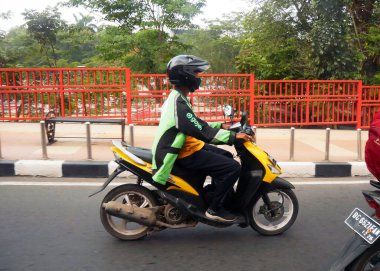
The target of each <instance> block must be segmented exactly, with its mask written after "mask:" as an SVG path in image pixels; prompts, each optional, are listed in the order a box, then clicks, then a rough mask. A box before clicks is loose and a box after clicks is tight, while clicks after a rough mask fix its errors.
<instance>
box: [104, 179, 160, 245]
mask: <svg viewBox="0 0 380 271" xmlns="http://www.w3.org/2000/svg"><path fill="white" fill-rule="evenodd" d="M109 201H119V202H122V203H123V204H134V205H136V206H138V207H154V206H156V205H157V201H156V199H155V197H154V196H153V194H152V192H151V191H150V190H149V189H147V188H145V187H143V186H140V185H137V184H124V185H121V186H118V187H116V188H114V189H112V190H111V191H110V192H109V193H108V194H107V195H106V196H105V197H104V199H103V201H102V204H101V205H100V219H101V221H102V224H103V226H104V228H105V229H106V231H107V232H108V233H110V234H111V235H112V236H114V237H116V238H118V239H120V240H138V239H141V238H144V237H145V236H147V234H148V233H149V232H150V231H151V230H152V229H151V228H150V227H147V226H144V225H141V224H138V223H136V222H132V221H128V220H126V219H122V218H118V217H114V216H111V215H109V214H108V213H107V212H106V211H105V210H104V208H103V207H102V206H103V203H107V202H109ZM128 201H129V203H128Z"/></svg>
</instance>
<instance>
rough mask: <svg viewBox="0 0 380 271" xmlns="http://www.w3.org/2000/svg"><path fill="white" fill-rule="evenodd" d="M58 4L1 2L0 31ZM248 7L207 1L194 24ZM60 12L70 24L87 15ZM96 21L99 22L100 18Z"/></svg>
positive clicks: (242, 1)
mask: <svg viewBox="0 0 380 271" xmlns="http://www.w3.org/2000/svg"><path fill="white" fill-rule="evenodd" d="M58 2H60V0H9V1H4V0H3V3H2V5H1V10H0V12H1V13H2V12H6V11H8V10H10V11H11V12H12V18H11V19H9V20H1V19H0V29H1V30H4V31H9V29H11V28H12V27H14V26H19V25H22V24H23V23H24V20H23V16H22V15H21V13H23V12H24V10H25V9H35V10H38V11H42V10H44V9H45V8H46V7H47V6H51V7H54V6H55V5H56V4H57V3H58ZM248 7H249V0H233V1H232V0H207V5H206V6H205V7H204V8H203V9H202V11H203V14H201V15H199V16H197V17H196V18H195V19H194V22H195V23H197V24H200V25H202V22H203V21H204V19H207V20H212V19H216V18H221V17H222V15H223V14H228V13H230V12H239V11H245V10H247V8H248ZM60 12H61V18H62V19H64V20H65V21H68V22H70V23H72V22H75V19H74V16H73V13H74V14H76V15H79V13H83V14H88V13H89V12H88V11H86V10H84V9H83V8H61V9H60ZM95 17H96V16H95ZM98 19H99V21H100V18H98ZM95 20H96V19H95Z"/></svg>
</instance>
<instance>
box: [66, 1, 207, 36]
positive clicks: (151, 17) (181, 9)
mask: <svg viewBox="0 0 380 271" xmlns="http://www.w3.org/2000/svg"><path fill="white" fill-rule="evenodd" d="M69 4H70V5H74V6H79V5H81V6H85V7H88V8H90V9H93V10H95V11H98V12H100V13H102V14H104V16H105V19H106V20H108V21H111V22H116V23H118V24H119V25H120V26H122V27H123V28H124V29H128V30H130V31H132V30H137V29H141V28H142V29H152V28H153V29H155V30H158V31H164V30H165V29H175V28H188V27H191V26H192V22H191V19H192V18H193V17H194V16H195V15H197V14H198V13H199V12H200V8H201V7H203V6H204V5H205V0H197V1H191V0H190V1H189V0H113V1H109V0H69Z"/></svg>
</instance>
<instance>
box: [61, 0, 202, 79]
mask: <svg viewBox="0 0 380 271" xmlns="http://www.w3.org/2000/svg"><path fill="white" fill-rule="evenodd" d="M204 3H205V0H196V1H189V0H114V1H108V0H69V1H68V4H69V5H73V6H78V5H82V6H85V7H88V8H90V9H92V10H95V11H97V12H100V13H102V14H104V17H105V19H106V20H108V21H111V22H115V23H117V25H118V27H107V29H106V30H105V31H103V32H102V35H101V39H100V44H99V46H98V49H99V50H100V52H101V55H102V56H103V57H104V59H105V60H107V61H114V62H116V63H120V62H122V63H123V64H124V65H126V66H128V67H131V68H132V70H134V71H136V72H146V73H157V72H164V71H165V65H166V63H167V61H168V60H169V59H170V58H171V57H172V56H173V55H174V54H176V53H177V52H179V51H181V50H182V48H184V47H186V46H185V45H183V44H180V43H179V42H178V39H177V37H176V35H175V34H174V35H171V34H169V33H170V30H174V29H185V28H191V27H193V26H194V25H193V24H192V22H191V19H192V18H193V17H194V16H195V15H197V14H198V13H199V12H200V8H201V7H202V6H204Z"/></svg>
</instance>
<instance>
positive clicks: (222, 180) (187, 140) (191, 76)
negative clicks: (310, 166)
mask: <svg viewBox="0 0 380 271" xmlns="http://www.w3.org/2000/svg"><path fill="white" fill-rule="evenodd" d="M208 68H209V64H208V62H207V61H205V60H203V59H201V58H199V57H196V56H192V55H178V56H176V57H174V58H172V59H171V60H170V61H169V63H168V65H167V75H168V77H169V81H170V82H171V83H172V84H173V85H174V89H173V90H172V92H171V93H170V95H169V96H168V98H167V100H166V101H165V103H164V105H163V106H162V109H161V119H160V124H159V129H158V132H157V134H156V136H155V139H154V142H153V146H152V153H153V165H152V166H153V180H154V181H156V182H158V183H161V184H165V183H166V181H167V179H168V177H169V175H170V172H171V171H172V169H173V166H174V164H175V163H176V164H178V165H179V166H181V167H182V168H185V169H187V170H193V171H195V172H197V173H205V175H209V176H211V177H212V179H213V185H214V187H215V190H214V196H213V198H212V200H211V203H210V205H209V207H208V209H207V211H206V213H205V215H206V216H207V217H208V218H210V219H213V220H217V221H224V222H233V221H234V220H235V219H236V216H235V215H233V214H231V213H230V212H228V211H227V210H225V209H224V208H223V207H222V205H223V200H224V198H225V195H226V193H227V192H228V191H229V190H230V189H231V188H232V187H233V185H234V184H235V182H236V181H237V179H238V178H239V175H240V170H241V166H240V164H239V163H238V162H237V161H235V160H234V159H232V155H231V154H230V153H228V152H227V151H225V150H222V149H219V148H216V147H214V146H211V145H208V144H206V143H205V142H207V143H212V144H228V145H232V144H233V143H234V142H235V140H238V139H241V140H245V141H248V140H249V141H253V139H252V137H251V136H249V135H247V134H245V133H235V132H232V131H228V130H226V129H228V127H229V125H227V124H222V123H207V122H205V121H203V120H202V119H200V118H198V117H197V116H196V115H195V114H194V112H193V110H192V106H191V104H190V102H189V100H188V99H187V95H188V94H189V93H190V92H194V91H195V90H196V89H198V88H199V86H200V83H201V79H200V78H199V77H198V74H199V73H202V72H204V71H206V70H207V69H208Z"/></svg>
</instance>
